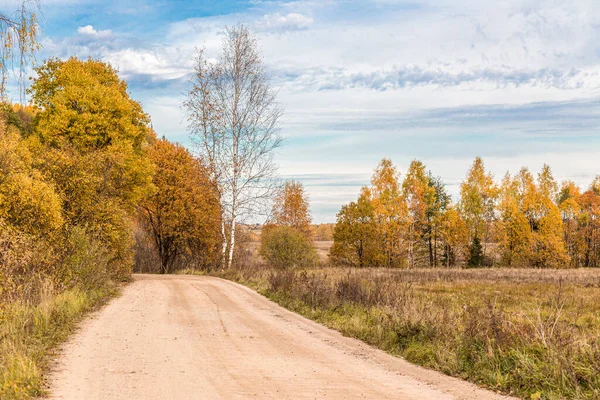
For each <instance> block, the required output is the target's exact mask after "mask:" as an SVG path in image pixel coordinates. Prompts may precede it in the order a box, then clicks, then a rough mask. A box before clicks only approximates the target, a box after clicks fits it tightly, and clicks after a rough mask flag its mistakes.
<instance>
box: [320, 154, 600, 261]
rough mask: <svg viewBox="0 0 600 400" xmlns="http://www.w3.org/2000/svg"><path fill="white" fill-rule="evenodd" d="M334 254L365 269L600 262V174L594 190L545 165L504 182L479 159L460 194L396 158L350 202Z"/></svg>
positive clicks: (336, 235) (386, 162) (383, 164)
mask: <svg viewBox="0 0 600 400" xmlns="http://www.w3.org/2000/svg"><path fill="white" fill-rule="evenodd" d="M333 239H334V244H333V247H332V249H331V258H332V260H333V261H334V262H335V263H338V264H343V265H353V266H359V267H440V266H444V267H452V266H469V267H479V266H492V265H500V266H508V267H538V268H568V267H574V268H577V267H598V266H600V177H596V178H595V179H594V180H593V181H592V183H591V184H590V186H589V187H588V188H587V190H585V191H581V189H580V188H579V187H578V186H577V185H576V184H575V183H574V182H572V181H564V182H562V183H560V184H559V183H558V182H557V181H556V180H555V179H554V177H553V176H552V172H551V169H550V167H549V166H548V165H544V167H543V168H542V170H541V171H540V172H539V173H538V174H537V176H534V175H533V174H532V173H531V172H530V171H529V170H528V169H527V168H525V167H524V168H522V169H521V170H520V171H519V172H518V173H517V174H516V175H514V176H511V175H510V174H509V173H507V174H506V175H505V176H504V178H503V179H502V181H501V182H499V183H498V182H496V181H495V180H494V178H493V176H492V174H491V173H489V172H486V170H485V167H484V163H483V160H482V159H481V158H479V157H478V158H476V159H475V161H474V163H473V165H472V167H471V169H470V170H469V171H468V173H467V176H466V177H465V179H464V180H463V182H462V183H461V186H460V199H459V200H458V201H457V202H452V200H451V196H450V195H449V194H448V192H447V190H446V187H445V185H444V183H443V182H442V180H441V178H439V177H437V176H434V175H433V174H432V173H431V172H428V171H427V169H426V167H425V165H424V164H423V163H422V162H421V161H417V160H415V161H413V162H412V163H411V164H410V166H409V168H408V171H407V172H406V175H405V176H404V179H403V180H401V178H400V174H399V173H398V171H397V169H396V168H395V167H394V166H393V164H392V162H391V161H390V160H388V159H384V160H382V161H381V163H380V164H379V166H378V167H377V169H376V170H375V173H374V175H373V178H372V180H371V186H369V187H364V188H363V189H362V190H361V193H360V196H359V197H358V199H357V200H356V201H354V202H351V203H350V204H347V205H345V206H343V207H342V209H341V210H340V212H339V213H338V215H337V223H336V225H335V229H334V233H333Z"/></svg>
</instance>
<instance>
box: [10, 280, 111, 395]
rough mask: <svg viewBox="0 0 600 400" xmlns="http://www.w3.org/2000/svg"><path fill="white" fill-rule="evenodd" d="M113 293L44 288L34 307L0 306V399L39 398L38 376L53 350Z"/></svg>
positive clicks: (13, 304)
mask: <svg viewBox="0 0 600 400" xmlns="http://www.w3.org/2000/svg"><path fill="white" fill-rule="evenodd" d="M117 293H118V290H117V288H116V287H115V286H108V287H106V288H104V289H95V290H88V291H82V290H78V289H71V290H67V291H65V292H62V293H60V294H54V293H53V291H52V290H51V288H48V290H47V291H46V292H45V293H44V294H43V298H42V299H41V301H39V302H36V303H35V305H30V304H26V303H23V302H15V303H11V304H8V305H6V306H4V307H0V399H3V400H4V399H6V400H9V399H29V398H32V397H36V396H40V395H43V392H44V389H43V378H42V373H43V372H44V370H45V369H46V367H47V364H48V360H49V356H50V355H51V354H52V352H53V350H54V349H55V348H56V347H57V345H58V344H60V343H61V342H62V341H64V340H65V339H66V338H67V337H68V335H69V334H70V333H71V332H73V330H74V329H75V326H76V323H77V321H79V320H80V319H81V318H82V317H83V315H84V314H85V313H87V312H89V311H91V310H93V309H94V308H97V307H98V306H100V305H101V304H103V303H104V302H106V301H107V300H108V299H109V298H111V297H113V296H115V295H116V294H117Z"/></svg>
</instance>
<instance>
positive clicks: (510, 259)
mask: <svg viewBox="0 0 600 400" xmlns="http://www.w3.org/2000/svg"><path fill="white" fill-rule="evenodd" d="M517 186H518V185H517V182H516V181H514V180H513V179H512V178H511V176H510V174H508V173H507V174H506V175H505V176H504V179H503V180H502V185H501V188H500V201H499V204H498V211H499V214H500V216H499V221H498V247H499V252H500V258H501V262H502V263H503V264H504V265H506V266H509V267H526V266H528V265H529V263H530V261H531V257H532V249H533V237H532V233H531V229H530V226H529V221H528V220H527V218H526V217H525V214H524V213H523V211H522V210H521V208H520V203H519V192H518V187H517Z"/></svg>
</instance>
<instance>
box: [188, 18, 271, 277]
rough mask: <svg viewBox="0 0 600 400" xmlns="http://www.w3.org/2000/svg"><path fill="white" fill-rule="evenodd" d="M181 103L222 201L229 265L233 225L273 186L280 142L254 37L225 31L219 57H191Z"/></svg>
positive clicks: (227, 263) (253, 211)
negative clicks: (187, 87) (187, 89)
mask: <svg viewBox="0 0 600 400" xmlns="http://www.w3.org/2000/svg"><path fill="white" fill-rule="evenodd" d="M194 63H195V74H194V76H193V78H192V82H191V83H192V88H191V90H190V92H189V93H188V98H187V100H186V102H185V103H184V108H185V109H186V111H187V118H188V124H189V130H190V134H191V137H192V140H193V141H194V143H195V145H196V146H197V149H198V150H199V152H200V153H201V156H202V157H203V158H204V159H205V160H206V161H207V162H208V164H209V167H210V170H211V172H212V174H213V177H212V178H213V180H214V182H215V196H217V197H218V199H219V201H220V202H221V209H222V218H221V219H222V224H221V234H222V237H223V243H222V259H223V265H224V266H226V267H228V268H229V267H231V262H232V259H233V252H234V249H235V228H236V224H237V223H238V222H239V221H243V220H244V219H246V218H248V217H250V216H253V215H255V214H256V213H257V212H258V210H259V209H260V207H261V206H263V205H264V203H265V200H267V199H269V198H270V197H272V195H273V193H274V190H275V189H276V188H277V187H276V185H275V184H274V177H275V175H276V172H277V167H276V165H275V163H274V161H273V153H274V150H275V149H276V148H277V147H279V145H280V144H281V137H280V136H279V124H278V122H279V118H280V117H281V115H282V112H283V111H282V108H281V106H280V105H279V103H278V102H277V99H276V94H277V93H276V91H275V90H274V89H273V88H272V86H271V82H270V79H269V76H268V74H267V72H266V70H265V67H264V64H263V62H262V56H261V53H260V51H259V49H258V44H257V41H256V39H255V37H254V36H253V35H252V33H251V32H250V31H249V30H248V28H247V27H245V26H244V25H238V26H235V27H232V28H226V29H225V37H224V39H223V45H222V49H221V54H220V57H219V58H218V60H217V61H216V62H210V61H209V59H208V57H207V56H206V54H205V52H204V51H203V50H198V51H197V54H196V57H195V59H194Z"/></svg>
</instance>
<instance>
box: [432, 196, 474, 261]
mask: <svg viewBox="0 0 600 400" xmlns="http://www.w3.org/2000/svg"><path fill="white" fill-rule="evenodd" d="M439 234H440V238H441V240H442V243H443V246H444V252H443V264H444V266H446V267H453V266H455V265H456V264H457V260H458V258H459V257H462V258H463V259H464V258H466V254H467V243H468V242H469V229H468V227H467V224H466V223H465V221H464V220H463V219H462V216H461V214H460V212H459V211H458V209H457V208H456V207H454V206H449V207H448V208H446V209H445V210H444V211H443V212H442V213H441V214H440V217H439Z"/></svg>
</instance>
